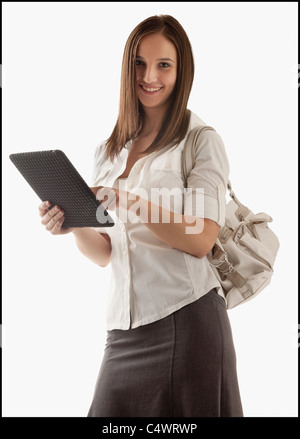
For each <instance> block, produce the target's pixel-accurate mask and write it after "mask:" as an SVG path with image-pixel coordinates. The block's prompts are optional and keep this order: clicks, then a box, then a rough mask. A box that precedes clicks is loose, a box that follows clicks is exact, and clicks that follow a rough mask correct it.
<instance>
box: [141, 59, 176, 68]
mask: <svg viewBox="0 0 300 439" xmlns="http://www.w3.org/2000/svg"><path fill="white" fill-rule="evenodd" d="M143 64H144V63H143V61H140V60H136V61H135V65H136V66H141V65H143ZM159 66H160V67H161V68H163V69H167V68H168V67H170V65H169V64H168V63H166V62H161V63H160V64H159Z"/></svg>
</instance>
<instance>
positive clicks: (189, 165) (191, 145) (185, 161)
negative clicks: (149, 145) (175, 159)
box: [182, 125, 247, 209]
mask: <svg viewBox="0 0 300 439" xmlns="http://www.w3.org/2000/svg"><path fill="white" fill-rule="evenodd" d="M205 130H213V131H216V130H215V129H214V128H213V127H211V126H208V125H205V126H198V127H195V128H193V129H192V130H191V131H190V132H189V134H188V136H187V139H186V141H185V144H184V147H183V151H182V176H183V180H184V187H187V179H188V176H189V174H190V172H191V170H192V169H193V167H194V166H195V163H196V158H195V150H196V145H197V141H198V139H199V137H200V135H201V133H202V132H203V131H205ZM227 189H228V192H229V195H230V197H231V198H232V199H233V200H234V201H235V203H236V204H237V205H238V206H239V207H241V208H243V207H246V206H244V205H243V204H242V203H241V202H240V201H239V200H238V199H237V197H236V195H235V193H234V192H233V190H232V186H231V182H230V181H229V180H228V182H227ZM246 209H247V208H246Z"/></svg>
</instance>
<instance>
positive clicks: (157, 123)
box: [140, 107, 166, 137]
mask: <svg viewBox="0 0 300 439" xmlns="http://www.w3.org/2000/svg"><path fill="white" fill-rule="evenodd" d="M165 111H166V108H165V107H159V108H145V107H144V120H143V128H142V131H141V133H140V137H148V136H151V135H152V136H153V134H155V135H156V134H158V132H159V130H160V128H161V124H162V121H163V118H164V115H165Z"/></svg>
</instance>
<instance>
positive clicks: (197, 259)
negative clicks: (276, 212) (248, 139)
mask: <svg viewBox="0 0 300 439" xmlns="http://www.w3.org/2000/svg"><path fill="white" fill-rule="evenodd" d="M193 77H194V62H193V54H192V49H191V45H190V42H189V39H188V37H187V35H186V33H185V31H184V29H183V28H182V26H181V25H180V24H179V22H178V21H177V20H175V19H174V18H173V17H171V16H168V15H160V16H153V17H150V18H148V19H146V20H144V21H143V22H141V23H140V24H139V25H138V26H137V27H136V28H135V29H134V30H133V31H132V33H131V34H130V36H129V38H128V40H127V43H126V46H125V50H124V56H123V64H122V78H121V96H120V109H119V116H118V120H117V123H116V125H115V127H114V130H113V132H112V134H111V136H110V137H109V139H108V140H107V141H105V142H102V143H101V144H99V145H98V147H97V148H96V152H95V162H94V175H93V182H92V189H93V191H94V193H95V194H96V196H97V198H98V199H99V200H100V201H101V202H102V204H103V205H104V207H105V208H106V209H107V210H109V211H110V212H109V213H110V214H111V215H113V218H114V221H115V225H114V226H113V227H108V228H103V227H101V228H100V227H99V228H98V229H96V228H95V229H92V228H85V229H80V228H78V229H64V228H62V227H61V226H62V223H63V221H64V213H63V212H62V211H61V210H60V209H59V207H58V208H57V210H55V208H52V209H51V210H50V211H48V210H47V206H46V203H42V204H41V205H40V215H41V216H42V224H44V225H45V226H46V229H47V230H49V231H50V232H51V233H52V234H63V233H69V232H72V233H73V234H74V236H75V239H76V243H77V246H78V248H79V250H80V251H81V252H82V253H83V254H84V255H86V256H87V257H88V258H89V259H91V260H92V261H93V262H94V263H96V264H97V265H99V266H101V267H105V266H106V265H107V264H109V263H110V262H111V264H112V266H111V268H112V277H111V283H110V290H109V299H108V309H107V342H106V347H105V351H104V356H103V360H102V365H101V368H100V372H99V376H98V379H97V383H96V386H95V392H94V396H93V401H92V404H91V407H90V409H89V412H88V416H89V417H107V416H116V417H118V416H121V417H132V416H138V417H143V416H147V417H148V416H154V417H155V416H159V417H162V416H166V417H169V416H170V417H182V416H183V417H190V416H193V417H195V416H196V417H242V416H243V411H242V406H241V400H240V394H239V387H238V381H237V372H236V358H235V350H234V345H233V340H232V333H231V327H230V322H229V319H228V316H227V311H226V302H225V298H224V294H223V291H222V288H221V285H220V284H219V282H218V280H217V279H216V277H215V275H214V273H213V271H212V269H211V267H210V265H209V263H208V260H207V258H206V255H207V254H208V252H209V251H210V250H211V249H212V247H213V245H214V243H215V242H216V239H217V237H218V233H219V229H220V226H222V225H223V224H224V220H225V216H224V215H225V204H226V200H225V188H226V184H227V180H228V175H229V165H228V160H227V156H226V152H225V149H224V145H223V142H222V139H221V137H220V136H219V134H217V133H216V132H215V131H212V130H206V131H204V132H203V133H202V134H201V136H200V138H199V142H198V144H197V149H196V164H195V166H194V168H193V169H192V171H191V173H190V175H189V177H188V182H187V189H184V184H183V181H182V176H181V157H182V150H183V146H184V142H185V140H186V138H187V135H188V133H189V132H190V130H191V129H193V128H194V127H196V126H200V125H202V126H203V125H205V123H204V122H203V121H202V120H201V119H200V118H199V117H198V116H196V115H195V114H194V113H193V112H191V111H189V110H188V109H187V102H188V98H189V95H190V91H191V87H192V83H193ZM199 189H201V190H200V191H199ZM161 196H163V202H162V203H161V202H160V199H161ZM199 200H200V202H201V203H200V204H199ZM166 204H167V206H166Z"/></svg>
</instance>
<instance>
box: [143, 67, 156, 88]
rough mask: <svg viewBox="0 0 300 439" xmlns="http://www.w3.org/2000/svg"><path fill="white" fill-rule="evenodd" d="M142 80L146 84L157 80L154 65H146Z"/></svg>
mask: <svg viewBox="0 0 300 439" xmlns="http://www.w3.org/2000/svg"><path fill="white" fill-rule="evenodd" d="M143 80H144V81H145V82H146V83H147V84H153V83H154V82H156V80H157V71H156V68H155V66H146V67H145V70H144V72H143Z"/></svg>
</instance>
